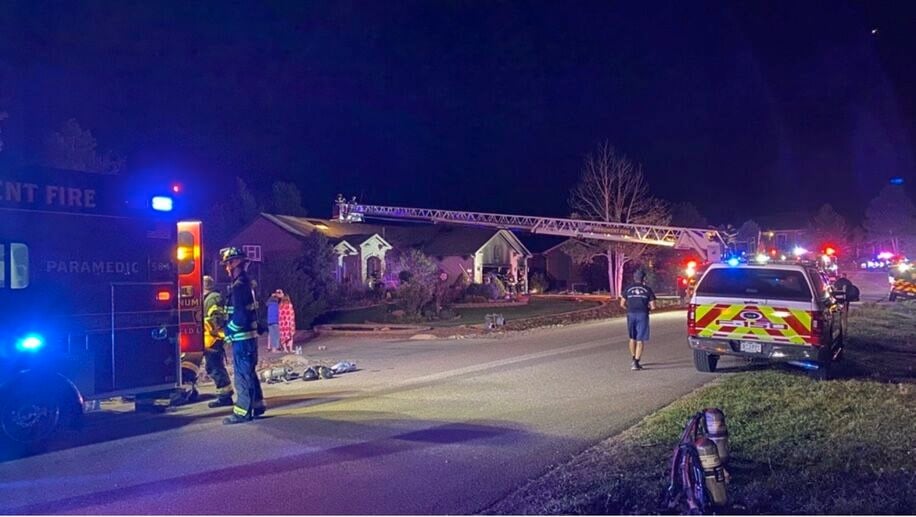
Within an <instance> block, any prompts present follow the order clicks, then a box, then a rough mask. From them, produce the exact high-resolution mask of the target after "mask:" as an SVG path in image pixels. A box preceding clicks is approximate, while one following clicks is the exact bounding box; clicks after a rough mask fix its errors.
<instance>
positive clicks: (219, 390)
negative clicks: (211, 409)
mask: <svg viewBox="0 0 916 517" xmlns="http://www.w3.org/2000/svg"><path fill="white" fill-rule="evenodd" d="M204 359H205V360H206V369H207V375H209V376H210V378H211V379H213V382H215V383H216V394H217V396H219V398H220V399H221V400H225V399H229V400H231V399H232V381H230V380H229V371H228V370H226V345H225V343H224V342H222V341H217V342H216V343H214V345H213V346H212V347H210V348H205V349H204Z"/></svg>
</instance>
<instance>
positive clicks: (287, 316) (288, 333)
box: [277, 290, 296, 353]
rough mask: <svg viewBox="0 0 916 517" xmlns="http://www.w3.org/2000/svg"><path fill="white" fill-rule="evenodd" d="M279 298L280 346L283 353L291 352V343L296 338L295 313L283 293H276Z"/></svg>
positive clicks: (290, 301)
mask: <svg viewBox="0 0 916 517" xmlns="http://www.w3.org/2000/svg"><path fill="white" fill-rule="evenodd" d="M277 294H278V296H279V297H280V344H281V345H282V346H283V351H284V352H290V353H292V352H293V344H294V343H293V341H294V340H295V337H296V311H295V309H293V301H292V300H291V299H290V297H289V295H288V294H286V293H284V292H283V291H279V290H278V291H277Z"/></svg>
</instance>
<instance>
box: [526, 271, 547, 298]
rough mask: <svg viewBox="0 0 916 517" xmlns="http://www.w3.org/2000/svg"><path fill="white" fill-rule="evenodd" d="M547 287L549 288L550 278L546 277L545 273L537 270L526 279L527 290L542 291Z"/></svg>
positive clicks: (545, 290)
mask: <svg viewBox="0 0 916 517" xmlns="http://www.w3.org/2000/svg"><path fill="white" fill-rule="evenodd" d="M548 289H550V280H548V279H547V275H545V274H544V273H542V272H540V271H538V272H537V273H534V274H533V275H531V277H530V278H529V279H528V292H531V293H544V292H547V290H548Z"/></svg>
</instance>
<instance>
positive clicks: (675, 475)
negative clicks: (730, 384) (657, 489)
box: [663, 408, 729, 515]
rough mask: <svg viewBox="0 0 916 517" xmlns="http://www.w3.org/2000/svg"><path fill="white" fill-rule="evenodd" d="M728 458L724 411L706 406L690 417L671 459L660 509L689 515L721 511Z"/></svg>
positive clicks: (723, 502) (725, 491)
mask: <svg viewBox="0 0 916 517" xmlns="http://www.w3.org/2000/svg"><path fill="white" fill-rule="evenodd" d="M720 450H721V451H722V452H723V453H724V458H725V459H723V458H722V456H720ZM728 457H729V454H728V429H727V427H726V425H725V414H724V413H723V412H722V411H721V410H719V409H717V408H707V409H705V410H703V411H701V412H698V413H696V414H694V415H693V416H691V417H690V419H689V420H688V421H687V425H686V426H685V427H684V432H683V434H682V435H681V439H680V441H679V442H678V444H677V446H676V447H675V448H674V454H673V456H672V458H671V465H670V472H669V483H668V490H667V492H666V494H665V498H664V508H663V511H666V512H670V511H675V510H682V511H683V513H689V514H692V515H697V514H700V515H705V514H709V513H712V512H713V511H721V509H722V508H724V507H725V506H726V505H727V504H728V492H727V486H726V485H727V483H728V480H729V475H728V472H727V471H726V470H725V462H726V460H727V459H728Z"/></svg>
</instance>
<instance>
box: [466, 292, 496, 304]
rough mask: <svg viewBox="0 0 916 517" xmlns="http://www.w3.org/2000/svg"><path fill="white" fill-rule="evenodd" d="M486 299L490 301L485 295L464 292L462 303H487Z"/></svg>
mask: <svg viewBox="0 0 916 517" xmlns="http://www.w3.org/2000/svg"><path fill="white" fill-rule="evenodd" d="M488 301H490V299H489V298H487V297H486V296H480V295H474V294H471V295H467V294H466V295H465V296H464V303H487V302H488Z"/></svg>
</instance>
